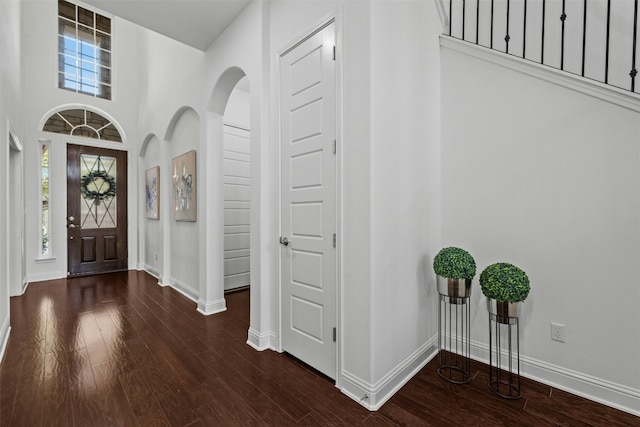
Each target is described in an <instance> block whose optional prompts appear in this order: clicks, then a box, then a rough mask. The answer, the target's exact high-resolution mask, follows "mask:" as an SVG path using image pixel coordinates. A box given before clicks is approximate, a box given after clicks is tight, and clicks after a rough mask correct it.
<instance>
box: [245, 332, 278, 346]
mask: <svg viewBox="0 0 640 427" xmlns="http://www.w3.org/2000/svg"><path fill="white" fill-rule="evenodd" d="M275 339H276V336H275V334H274V333H273V332H264V333H260V332H258V331H256V330H255V329H253V328H249V333H248V337H247V344H249V345H250V346H251V347H253V348H255V349H256V350H258V351H264V350H273V351H276V347H275V345H273V343H275Z"/></svg>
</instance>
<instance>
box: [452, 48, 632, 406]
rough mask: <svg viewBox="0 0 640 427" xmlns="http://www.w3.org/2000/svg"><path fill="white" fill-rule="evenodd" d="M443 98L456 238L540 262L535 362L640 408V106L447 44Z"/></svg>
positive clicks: (528, 314) (487, 255)
mask: <svg viewBox="0 0 640 427" xmlns="http://www.w3.org/2000/svg"><path fill="white" fill-rule="evenodd" d="M442 100H443V102H442V129H443V138H442V234H443V242H445V243H446V244H455V245H459V246H462V247H465V248H466V249H467V250H469V251H470V252H471V253H472V254H473V255H474V256H475V257H476V261H477V264H478V267H479V270H478V272H480V271H482V269H484V268H485V267H486V266H487V265H489V264H491V263H494V262H499V261H507V262H512V263H514V264H516V265H519V266H520V267H521V268H523V269H524V270H525V271H526V272H527V274H528V276H529V278H530V279H531V293H530V295H529V298H528V299H527V301H526V302H525V303H524V306H523V315H522V318H521V346H520V350H521V354H522V357H523V360H524V361H525V363H524V367H523V371H524V373H525V374H527V375H531V376H535V377H537V378H539V379H541V380H543V381H544V382H548V383H556V384H558V385H559V386H560V387H562V388H567V389H573V390H574V391H576V392H578V393H579V394H583V395H590V396H592V397H593V398H595V399H596V400H600V401H605V402H608V403H609V404H612V405H613V406H618V407H623V408H625V409H626V410H631V409H632V410H633V411H635V413H639V412H638V407H640V406H638V405H639V404H640V400H639V399H640V368H639V367H638V360H640V341H639V340H638V339H636V338H635V337H638V336H639V335H640V311H639V310H638V309H637V305H638V301H640V287H638V285H637V280H636V279H635V278H636V277H638V275H639V273H640V264H638V262H637V260H638V259H639V258H640V239H639V236H640V222H639V221H638V218H640V197H639V195H640V167H638V162H639V161H640V145H639V144H638V142H639V140H638V138H639V135H640V132H639V130H640V126H639V123H640V114H639V113H638V112H636V111H631V110H629V109H625V108H621V107H619V106H616V105H614V104H611V103H608V102H604V101H602V100H600V99H596V98H594V97H592V96H588V95H586V94H583V93H579V92H576V91H573V90H569V89H566V88H563V87H560V86H558V85H555V84H553V83H550V82H548V81H545V80H542V79H537V78H534V77H531V76H528V75H525V74H523V73H519V72H516V71H511V70H508V69H506V68H504V67H502V66H499V65H496V64H492V63H489V62H486V61H483V60H480V59H476V58H473V57H470V56H467V55H465V54H462V53H459V52H458V51H455V50H452V49H448V48H443V50H442ZM636 107H637V105H636ZM637 110H638V108H637ZM472 302H473V306H472V313H473V314H472V317H473V319H472V322H473V326H472V331H471V338H472V341H474V351H475V354H476V356H479V357H486V352H484V351H483V350H484V349H486V346H487V345H488V330H487V320H486V319H487V315H486V308H485V304H484V299H483V298H482V297H481V292H480V289H479V288H478V287H477V288H476V289H475V291H474V295H473V297H472ZM551 322H558V323H561V324H564V325H565V331H566V342H565V343H560V342H554V341H551V339H550V323H551Z"/></svg>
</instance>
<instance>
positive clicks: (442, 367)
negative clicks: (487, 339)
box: [438, 294, 471, 384]
mask: <svg viewBox="0 0 640 427" xmlns="http://www.w3.org/2000/svg"><path fill="white" fill-rule="evenodd" d="M470 313H471V304H470V303H469V296H468V295H467V296H465V297H450V296H448V295H443V294H440V304H439V306H438V350H439V352H438V375H440V377H442V378H443V379H445V380H447V381H449V382H452V383H454V384H465V383H468V382H469V381H471V359H470V354H471V343H470V340H469V331H470V329H471V315H470Z"/></svg>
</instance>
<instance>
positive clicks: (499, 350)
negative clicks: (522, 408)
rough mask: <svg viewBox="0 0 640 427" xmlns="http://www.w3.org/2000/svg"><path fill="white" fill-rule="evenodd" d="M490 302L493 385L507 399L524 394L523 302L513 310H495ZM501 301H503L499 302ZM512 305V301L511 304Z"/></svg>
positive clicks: (498, 393) (493, 388)
mask: <svg viewBox="0 0 640 427" xmlns="http://www.w3.org/2000/svg"><path fill="white" fill-rule="evenodd" d="M487 302H488V304H489V388H490V389H491V391H493V392H494V393H495V394H497V395H498V396H500V397H503V398H505V399H511V400H517V399H520V398H521V397H522V388H521V387H520V322H519V317H518V314H519V303H516V304H518V306H517V309H516V310H515V311H516V313H515V315H514V313H513V311H514V310H513V309H511V310H506V311H505V310H500V308H498V311H497V313H498V314H496V313H495V311H494V312H492V311H493V310H492V308H491V304H492V302H494V303H495V301H493V300H488V301H487ZM498 304H500V303H498ZM511 304H512V303H511Z"/></svg>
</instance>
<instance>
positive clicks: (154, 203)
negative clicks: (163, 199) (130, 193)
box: [144, 166, 160, 219]
mask: <svg viewBox="0 0 640 427" xmlns="http://www.w3.org/2000/svg"><path fill="white" fill-rule="evenodd" d="M144 193H145V216H146V217H147V218H148V219H160V166H154V167H152V168H150V169H147V170H146V172H145V174H144Z"/></svg>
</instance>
